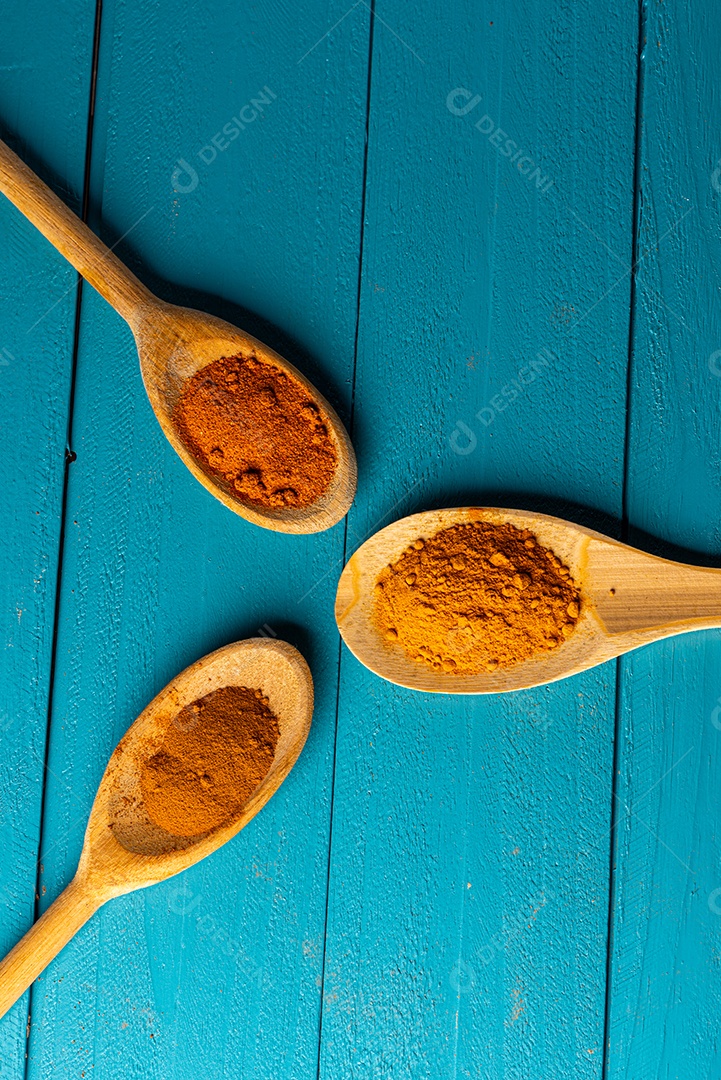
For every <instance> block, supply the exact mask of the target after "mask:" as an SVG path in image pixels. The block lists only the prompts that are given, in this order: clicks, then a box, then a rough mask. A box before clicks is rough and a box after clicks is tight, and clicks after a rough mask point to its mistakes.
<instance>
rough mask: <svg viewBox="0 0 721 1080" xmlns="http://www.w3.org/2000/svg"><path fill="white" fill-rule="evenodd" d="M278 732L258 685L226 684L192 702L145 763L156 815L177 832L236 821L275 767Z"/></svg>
mask: <svg viewBox="0 0 721 1080" xmlns="http://www.w3.org/2000/svg"><path fill="white" fill-rule="evenodd" d="M278 736H279V728H278V720H277V718H276V717H275V716H274V715H273V713H272V712H271V710H270V709H269V707H268V699H267V698H266V697H264V696H263V693H262V691H260V690H250V689H248V688H247V687H245V686H225V687H222V688H221V689H219V690H213V691H212V693H210V694H206V695H205V697H202V698H199V699H198V700H197V701H194V702H192V704H190V705H186V707H185V708H184V709H183V710H182V711H181V712H180V713H178V715H177V716H176V717H174V718H173V720H172V721H171V722H170V724H169V725H168V729H167V731H166V733H165V737H164V739H163V742H162V745H161V746H160V747H159V748H158V749H157V750H156V752H155V753H154V754H153V755H152V757H150V758H149V759H147V760H146V761H144V762H143V764H142V766H141V775H140V784H141V790H142V794H143V801H144V804H145V808H146V810H147V812H148V816H149V817H150V820H151V821H153V822H154V823H155V824H156V825H159V826H160V827H161V828H162V829H165V830H166V831H167V832H169V833H171V834H172V835H173V836H200V835H202V834H203V833H207V832H209V831H210V830H211V829H215V828H217V827H218V826H219V825H222V824H224V823H225V822H227V821H230V820H231V819H232V818H233V817H234V816H235V815H236V814H237V813H238V811H239V810H240V808H241V807H242V806H243V804H244V803H245V802H247V800H248V798H249V797H250V795H251V794H252V792H253V790H254V789H255V788H256V787H257V786H258V784H259V783H260V781H261V780H262V779H263V777H264V776H265V775H266V773H267V772H268V770H269V769H270V766H271V765H272V763H273V757H274V755H275V748H276V745H277V742H278Z"/></svg>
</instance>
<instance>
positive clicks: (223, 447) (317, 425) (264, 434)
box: [173, 355, 338, 509]
mask: <svg viewBox="0 0 721 1080" xmlns="http://www.w3.org/2000/svg"><path fill="white" fill-rule="evenodd" d="M173 420H174V423H175V425H176V428H177V430H178V433H179V435H180V438H181V439H182V441H183V442H184V443H185V445H186V446H187V448H188V449H189V450H190V452H191V453H192V454H193V456H194V457H195V458H196V459H197V460H198V461H199V462H200V464H201V465H202V467H203V469H204V470H205V471H206V472H208V473H210V474H211V475H213V476H214V477H216V478H218V479H219V480H220V481H221V482H222V483H223V486H224V487H227V489H228V490H229V491H230V493H231V494H232V495H234V496H235V497H236V498H237V499H238V501H239V502H242V503H245V504H246V505H248V506H257V507H264V508H273V509H275V508H283V507H297V508H302V507H306V506H311V505H312V504H313V503H315V502H316V501H317V500H318V498H319V497H320V496H321V495H322V494H323V493H324V492H325V491H326V490H327V488H328V486H329V484H330V483H331V480H332V479H333V476H334V474H335V471H336V466H337V463H338V454H337V451H336V448H335V444H334V443H333V440H332V438H331V436H330V434H329V432H328V426H329V425H328V420H327V418H326V417H325V416H324V414H323V412H322V410H321V408H320V407H319V406H318V405H317V404H316V402H315V401H313V400H312V398H311V397H310V396H309V394H308V391H307V390H306V388H305V387H304V386H303V385H302V383H300V382H298V380H297V379H294V378H293V377H292V376H291V375H286V373H285V372H283V371H281V370H280V369H279V368H276V367H273V366H272V365H271V364H266V363H264V362H263V361H261V360H258V359H257V358H256V357H254V356H242V355H238V356H230V357H226V356H223V357H220V359H218V360H214V361H213V362H212V363H210V364H208V365H207V367H204V368H202V369H201V370H200V371H198V372H196V374H195V375H193V376H192V378H190V379H189V380H188V382H187V383H186V384H185V386H184V388H183V391H182V393H181V396H180V399H179V401H178V403H177V405H176V407H175V409H174V412H173Z"/></svg>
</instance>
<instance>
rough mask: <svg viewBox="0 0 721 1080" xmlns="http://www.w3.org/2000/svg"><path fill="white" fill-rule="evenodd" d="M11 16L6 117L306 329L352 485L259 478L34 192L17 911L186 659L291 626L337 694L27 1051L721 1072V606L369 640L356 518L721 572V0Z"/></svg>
mask: <svg viewBox="0 0 721 1080" xmlns="http://www.w3.org/2000/svg"><path fill="white" fill-rule="evenodd" d="M3 20H4V26H3V35H2V44H1V45H0V124H1V126H2V131H3V134H4V135H5V136H6V137H7V138H8V139H9V140H10V142H11V143H12V145H13V146H14V147H15V148H16V149H17V150H18V151H19V152H20V153H21V155H22V156H23V157H24V158H25V159H26V160H27V161H28V162H29V163H30V164H32V165H33V166H34V167H35V168H36V169H37V170H38V171H39V172H40V173H41V175H43V177H44V178H45V179H47V180H48V182H50V183H51V185H52V186H53V187H54V188H55V190H57V191H58V192H59V193H60V194H61V195H62V197H63V198H65V199H66V200H67V201H68V202H69V203H70V204H71V205H72V206H73V207H74V208H75V209H77V210H78V211H82V210H83V208H84V210H85V212H86V215H87V218H88V220H89V222H90V224H91V226H92V227H93V228H95V229H96V230H97V231H98V232H99V233H100V235H101V236H102V237H103V238H104V239H105V240H106V241H107V242H108V243H110V244H117V248H116V250H117V252H118V254H120V256H121V257H122V258H124V259H125V260H126V261H127V262H128V263H129V264H130V265H131V267H132V268H133V269H134V270H135V271H136V272H137V273H138V275H139V276H140V277H141V278H142V279H143V280H144V281H146V283H147V284H149V285H150V286H151V287H152V288H154V289H155V290H156V291H157V292H158V293H159V294H160V295H162V296H163V297H164V298H166V299H168V300H171V301H174V302H179V303H186V304H190V305H191V306H195V307H200V308H203V309H205V310H208V311H212V312H213V313H215V314H218V315H221V316H222V317H225V318H227V319H229V320H230V321H231V322H233V323H236V324H240V325H243V326H244V327H246V328H247V329H249V330H250V331H251V332H253V333H255V334H256V335H257V336H259V337H260V338H262V339H263V340H265V341H267V342H268V343H269V344H270V345H272V346H274V347H275V348H277V349H278V350H279V351H280V352H281V353H283V354H284V355H286V356H287V357H288V358H289V359H290V360H292V361H293V362H294V363H296V364H297V365H298V366H299V367H301V368H302V369H303V370H304V371H305V372H306V373H307V374H308V375H309V376H310V377H311V378H312V379H313V380H314V381H315V382H316V383H317V385H318V386H319V387H321V388H322V389H323V391H324V392H326V393H327V395H328V397H329V398H330V399H331V400H332V401H333V403H334V404H335V406H336V407H337V408H338V410H339V412H340V413H341V415H342V416H343V418H344V419H345V421H346V422H347V424H348V426H349V428H350V430H351V433H352V437H353V440H354V443H355V446H356V448H357V452H358V458H359V467H360V481H359V488H358V496H357V500H356V502H355V505H354V506H353V508H352V510H351V512H350V514H349V516H348V519H347V521H346V522H343V523H341V524H340V525H338V526H337V527H335V528H334V529H332V530H331V531H330V532H328V533H324V534H322V535H317V536H306V537H293V536H287V535H274V534H272V533H270V532H267V531H264V530H260V529H258V528H255V527H254V526H252V525H249V524H248V523H246V522H245V521H243V520H242V519H240V518H238V517H235V516H234V515H233V514H231V513H229V512H228V511H227V510H226V509H224V508H223V507H222V506H221V505H220V504H219V503H217V502H215V501H214V500H213V499H212V498H211V496H210V495H208V494H207V492H205V491H204V490H203V488H202V487H201V486H200V485H199V484H197V483H196V482H195V481H194V480H193V479H192V477H191V476H190V474H189V473H188V472H187V471H186V470H185V468H184V467H183V466H182V464H181V463H180V461H179V460H178V459H177V458H176V457H175V455H174V453H173V451H172V450H171V449H170V447H169V446H168V445H167V444H166V442H165V440H164V439H163V437H162V435H161V432H160V429H159V427H158V425H157V423H156V421H155V419H154V416H153V414H152V412H151V409H150V406H149V404H148V401H147V399H146V397H145V394H144V391H143V387H142V384H141V378H140V374H139V369H138V363H137V359H136V354H135V350H134V346H133V342H132V339H131V335H130V332H129V331H128V329H127V328H126V326H125V325H124V324H123V323H122V322H121V320H120V319H119V317H118V316H117V315H116V314H115V313H114V312H113V311H112V310H111V309H110V308H109V307H108V306H107V305H106V304H105V303H104V302H103V301H102V300H101V299H100V298H99V297H98V296H97V295H96V294H95V293H94V292H93V291H92V289H90V288H89V287H87V286H86V287H85V288H82V289H81V288H79V286H78V281H77V276H76V275H75V273H74V272H73V271H72V270H71V269H70V268H69V267H68V266H67V265H66V264H65V263H64V262H63V260H62V259H61V258H60V257H59V256H58V255H57V254H56V253H55V252H54V251H53V250H52V249H51V248H50V246H49V245H48V244H47V243H46V242H45V241H44V240H43V239H42V238H41V237H40V236H39V235H38V234H37V233H36V232H35V231H34V229H33V228H32V227H31V226H30V225H29V224H27V223H26V222H25V221H24V220H23V219H22V218H21V217H20V215H19V214H18V213H17V212H16V211H15V210H14V209H13V208H12V207H11V206H10V205H9V204H8V203H7V201H6V200H4V199H0V282H1V283H2V291H1V296H2V301H1V303H0V391H1V393H0V415H1V416H2V429H3V453H2V456H1V457H0V499H1V500H2V504H1V506H2V517H1V520H2V526H3V534H4V535H3V545H2V555H3V558H2V575H1V577H0V619H1V620H2V631H1V638H0V640H1V644H2V648H0V798H1V803H0V850H1V851H2V856H1V857H0V896H1V897H2V905H1V917H0V949H1V950H2V951H3V952H4V951H5V950H7V949H9V948H10V947H11V946H12V945H13V944H14V943H15V941H17V940H18V939H19V937H20V936H21V935H22V933H23V932H24V931H25V930H26V929H27V927H28V926H29V925H30V923H31V922H32V921H33V918H34V917H36V915H37V914H38V913H39V912H41V911H43V910H44V909H45V908H46V907H47V905H48V904H49V903H50V902H51V901H52V900H53V899H54V897H55V896H57V894H58V893H59V892H60V891H61V889H62V888H63V887H64V886H65V885H66V884H67V882H68V881H69V879H70V877H71V876H72V874H73V871H74V868H75V865H76V861H77V858H78V854H79V851H80V847H81V843H82V837H83V832H84V828H85V822H86V819H87V815H88V811H89V808H90V805H91V802H92V799H93V795H94V792H95V789H96V786H97V783H98V780H99V778H100V776H101V774H102V771H103V769H104V767H105V763H106V760H107V758H108V756H109V754H110V752H111V750H112V748H113V746H114V745H115V743H116V741H117V740H118V738H119V737H120V735H121V734H122V733H123V732H124V731H125V730H126V728H127V727H128V726H129V724H130V723H131V722H132V720H133V719H134V718H135V716H136V715H137V714H138V712H139V711H140V710H141V709H142V708H143V706H144V705H145V704H146V703H147V702H148V701H149V700H150V698H152V697H153V695H154V694H155V693H156V692H157V691H158V690H159V689H160V688H161V687H162V686H163V685H164V684H165V683H166V682H167V681H168V680H169V679H170V678H171V676H172V675H173V674H174V673H176V672H177V671H179V670H180V669H181V668H183V667H184V666H185V665H187V664H188V663H190V662H192V661H193V660H195V659H196V658H198V657H199V656H201V655H202V654H204V653H206V652H208V651H210V650H211V649H214V648H216V647H218V646H220V645H222V644H225V643H226V642H229V641H233V640H236V639H239V638H242V637H247V636H251V635H255V634H257V633H258V632H261V633H265V634H270V635H277V636H279V637H282V638H286V639H287V640H289V641H291V642H293V643H294V644H295V645H297V646H298V647H299V648H300V649H301V651H302V652H303V653H304V655H305V656H306V658H307V660H308V662H309V664H310V666H311V669H312V671H313V676H314V679H315V686H316V694H317V707H316V712H315V717H314V723H313V728H312V732H311V736H310V739H309V742H308V744H307V747H306V750H305V751H304V753H303V755H302V757H301V759H300V761H299V763H298V765H297V767H296V769H295V770H294V772H293V773H292V774H291V776H290V778H289V779H288V781H287V782H286V783H285V785H284V786H283V788H282V789H281V791H280V792H279V794H278V795H277V796H276V797H275V798H274V799H273V800H272V802H271V803H270V804H269V805H268V806H267V807H266V808H265V809H264V810H263V812H262V813H261V814H260V816H259V817H257V818H256V819H255V820H254V821H253V822H252V823H251V824H250V825H249V826H248V828H246V830H245V831H244V832H243V833H241V834H240V835H239V836H238V837H237V838H236V839H235V840H234V841H233V842H231V843H230V844H228V845H227V846H226V847H225V848H223V849H222V850H221V851H219V852H218V853H217V854H215V855H214V856H212V857H211V858H210V859H208V860H207V861H206V862H204V863H201V864H199V865H197V866H195V867H193V868H192V869H191V870H189V871H188V872H187V873H185V874H184V875H183V876H182V877H180V878H177V879H173V880H170V881H168V882H166V883H164V884H163V885H160V886H157V887H155V888H152V889H149V890H147V891H142V892H139V893H136V894H133V895H130V896H127V897H124V898H121V899H118V900H115V901H113V902H112V903H111V904H109V905H108V906H107V907H106V908H105V909H104V910H102V911H101V912H100V913H99V914H98V915H97V916H96V917H95V918H93V919H92V921H91V922H90V923H89V924H88V925H87V926H86V927H85V928H84V929H83V930H82V931H81V932H80V933H79V934H78V936H77V937H76V938H75V939H74V940H73V941H72V943H71V944H70V945H69V946H68V947H67V948H66V949H65V950H64V951H63V953H62V954H61V955H60V956H59V957H58V958H57V960H56V961H55V962H54V963H53V964H52V965H51V966H50V967H49V968H48V969H47V971H46V972H45V974H44V975H43V976H42V978H41V979H39V980H38V981H37V982H36V984H35V985H34V986H33V988H32V991H31V992H30V993H28V994H26V995H25V997H24V998H23V999H22V1000H21V1001H20V1002H18V1004H17V1005H16V1006H15V1007H14V1009H13V1010H12V1012H11V1013H10V1014H8V1016H7V1017H6V1018H5V1019H4V1020H3V1021H2V1022H1V1023H0V1078H2V1080H6V1078H10V1080H19V1078H21V1077H26V1076H27V1077H28V1078H32V1080H41V1078H42V1080H45V1078H51V1077H52V1078H56V1077H59V1078H63V1080H64V1078H73V1080H74V1078H76V1077H95V1080H101V1078H102V1080H111V1078H113V1080H114V1078H123V1080H124V1078H128V1077H143V1078H145V1077H147V1078H153V1080H169V1078H171V1077H172V1078H180V1080H184V1078H189V1080H190V1078H192V1080H205V1078H216V1077H218V1078H220V1077H224V1078H226V1077H227V1078H248V1080H250V1078H252V1080H262V1078H268V1080H271V1078H272V1080H311V1078H316V1077H321V1078H323V1080H340V1078H345V1077H348V1078H351V1077H353V1078H355V1077H357V1078H363V1080H365V1078H368V1080H371V1078H373V1080H375V1078H378V1080H386V1078H392V1080H402V1078H403V1080H404V1078H412V1080H426V1078H427V1080H440V1078H446V1077H469V1078H484V1080H485V1078H488V1080H491V1078H493V1080H497V1078H499V1077H501V1076H504V1077H508V1078H510V1080H556V1078H558V1080H561V1078H563V1080H566V1078H574V1080H575V1078H581V1080H586V1078H588V1080H591V1078H593V1080H600V1078H602V1077H603V1078H608V1080H611V1078H613V1080H621V1078H623V1080H645V1078H649V1080H650V1078H659V1080H671V1078H681V1080H696V1078H701V1077H704V1078H705V1077H709V1078H717V1077H719V1076H720V1075H721V1042H720V1041H719V1020H718V1017H719V1010H720V1008H721V981H720V975H721V808H720V807H719V788H720V782H721V634H719V633H703V634H695V635H689V636H687V637H685V638H681V639H677V640H671V641H668V642H665V643H662V644H657V645H654V646H652V647H649V648H647V649H644V650H641V651H640V652H639V653H637V654H635V655H632V656H628V657H627V658H624V659H623V660H621V661H620V662H618V663H610V664H607V665H605V666H604V667H601V668H599V669H596V670H593V671H590V672H587V673H585V674H583V675H580V676H578V677H575V678H573V679H569V680H567V681H565V682H562V683H559V684H556V685H554V686H551V687H547V688H543V689H538V690H532V691H527V692H523V693H519V694H514V695H509V696H507V697H497V698H494V697H490V698H479V699H474V698H460V697H449V698H446V697H441V696H433V697H431V696H423V695H419V694H417V693H413V692H410V691H405V690H402V689H400V688H397V687H393V686H391V685H389V684H387V683H385V682H382V681H380V680H379V679H377V678H375V677H374V676H373V675H371V674H370V673H369V672H368V671H366V670H365V669H364V668H362V667H361V666H360V665H359V664H358V663H357V662H356V661H355V660H354V659H353V657H352V656H351V655H350V654H349V653H348V652H347V651H346V650H345V649H344V648H341V647H340V644H339V638H338V634H337V632H336V629H335V624H334V621H333V613H332V605H333V597H334V592H335V586H336V582H337V578H338V575H339V573H340V569H341V567H342V565H343V562H344V560H345V559H346V558H347V557H348V556H349V555H350V554H351V553H352V551H353V550H354V549H355V548H356V547H357V546H358V545H359V544H360V543H361V542H362V541H363V540H364V539H365V538H366V537H367V536H368V535H369V534H370V533H371V532H373V531H375V530H376V529H377V528H379V527H381V526H382V525H384V524H387V523H389V522H390V521H392V520H393V519H395V518H397V517H400V516H402V515H404V514H407V513H410V512H413V511H416V510H421V509H426V508H430V507H438V506H454V505H466V504H474V503H476V504H495V505H502V506H503V505H507V506H519V507H528V508H532V509H539V510H543V511H546V512H550V513H556V514H558V515H560V516H563V517H567V518H570V519H572V520H575V521H578V522H581V523H582V524H587V525H591V526H594V527H596V528H600V529H602V530H603V531H605V532H607V533H609V534H611V535H614V536H618V537H622V538H626V539H628V540H629V541H630V542H631V543H634V544H636V545H637V546H640V547H644V548H646V549H647V550H651V551H655V552H658V553H661V554H667V555H670V556H672V557H678V558H685V559H688V560H689V561H695V562H700V563H707V564H710V565H714V564H716V565H718V563H719V559H721V526H720V524H719V522H720V521H721V408H720V403H721V318H720V317H719V311H720V310H721V308H720V307H719V290H720V289H721V250H720V248H719V235H720V230H721V132H720V130H719V124H718V116H719V104H720V102H719V97H720V87H721V80H720V76H719V67H718V56H719V50H720V49H721V23H720V21H719V18H718V13H717V12H716V9H715V5H714V4H713V3H712V0H695V2H694V3H690V2H688V0H665V2H661V0H649V2H648V3H644V2H640V3H639V4H637V3H630V2H629V3H626V4H621V5H619V4H617V3H613V2H611V0H593V2H591V0H580V2H577V3H571V2H569V0H551V2H543V0H515V2H514V3H513V4H496V3H493V2H491V0H480V2H478V3H472V2H471V0H459V2H458V3H456V4H454V5H450V6H449V5H447V4H440V3H438V2H432V0H424V2H422V3H420V4H417V5H408V4H402V3H400V2H398V0H375V2H373V0H369V2H368V3H366V0H357V2H356V3H354V4H353V5H352V6H349V0H309V2H308V3H306V4H304V5H302V6H301V7H300V8H294V7H293V5H288V4H284V3H281V2H279V0H262V2H260V3H258V4H254V5H250V4H243V3H241V4H238V3H233V4H231V3H221V2H218V3H215V4H210V5H201V4H192V3H182V2H181V3H178V2H175V3H169V2H168V0H155V2H153V3H151V4H148V3H141V0H104V2H103V3H102V11H101V10H100V4H99V3H98V5H97V7H96V4H95V2H94V0H59V2H58V3H56V4H49V3H46V2H42V0H25V3H24V4H23V5H14V6H12V8H11V9H10V10H7V11H5V12H4V16H3ZM522 370H523V372H528V371H531V372H532V373H533V378H528V377H527V376H526V375H524V376H523V377H520V376H519V373H520V372H521V371H522Z"/></svg>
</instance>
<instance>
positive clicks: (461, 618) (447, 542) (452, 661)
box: [373, 521, 581, 675]
mask: <svg viewBox="0 0 721 1080" xmlns="http://www.w3.org/2000/svg"><path fill="white" fill-rule="evenodd" d="M580 609H581V596H580V593H579V590H578V587H577V586H576V584H575V582H574V581H573V578H572V577H571V574H570V571H569V569H568V567H566V566H564V565H563V563H562V562H561V560H560V559H559V558H557V557H556V555H555V554H554V553H553V552H552V551H550V550H549V549H548V548H545V547H543V546H542V545H541V544H540V543H539V542H538V540H537V539H536V537H535V536H534V535H533V534H532V533H531V532H529V531H528V530H525V529H517V528H516V527H515V526H514V525H510V524H508V523H504V524H501V525H494V524H491V523H490V522H486V521H476V522H472V523H469V524H463V525H453V526H451V527H450V528H447V529H442V530H441V531H440V532H438V533H436V534H435V535H434V536H431V537H428V538H427V539H418V540H416V541H415V543H414V544H412V545H411V546H410V547H409V548H408V549H407V550H406V551H404V552H403V554H402V555H401V556H400V558H399V559H398V560H397V561H396V562H395V563H393V564H392V565H391V566H387V567H386V568H385V570H383V571H382V572H381V574H380V576H379V578H378V581H377V583H376V586H375V591H374V596H373V621H374V623H375V625H376V627H377V629H378V630H379V631H380V633H381V636H382V637H383V638H384V640H385V641H386V642H387V643H388V645H389V646H393V645H401V646H402V647H403V649H404V650H405V652H406V654H407V655H408V656H409V657H411V659H413V660H417V661H419V662H421V663H424V664H428V665H429V666H430V667H431V668H433V669H434V670H436V671H443V672H448V673H450V674H458V675H471V674H478V673H479V672H481V671H495V670H496V668H498V667H510V666H512V665H513V664H518V663H520V662H521V661H522V660H528V659H529V658H530V657H532V656H534V655H536V654H537V653H539V652H543V651H544V650H548V649H555V648H557V647H558V646H559V645H560V644H562V642H563V641H565V639H566V638H568V637H569V636H570V635H571V634H572V633H573V631H574V629H575V626H576V623H577V621H578V617H579V613H580Z"/></svg>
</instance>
